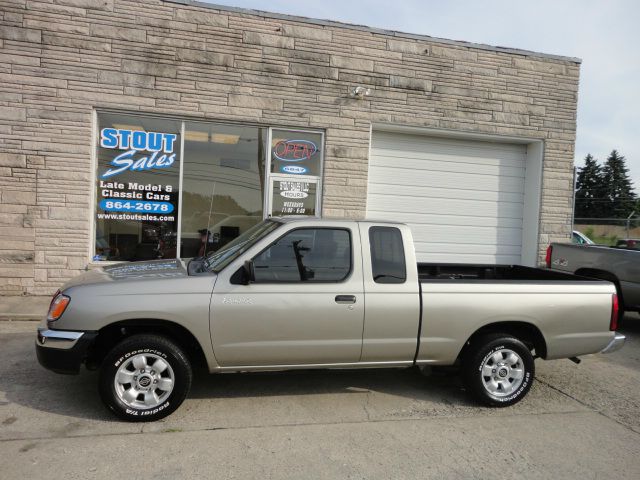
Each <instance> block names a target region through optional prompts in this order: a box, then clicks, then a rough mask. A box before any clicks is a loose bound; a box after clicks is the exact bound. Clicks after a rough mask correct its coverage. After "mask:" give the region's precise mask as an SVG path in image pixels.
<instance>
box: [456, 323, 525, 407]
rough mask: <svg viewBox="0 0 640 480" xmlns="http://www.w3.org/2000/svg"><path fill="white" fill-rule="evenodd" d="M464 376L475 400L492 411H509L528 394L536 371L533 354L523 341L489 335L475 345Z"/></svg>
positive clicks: (465, 364)
mask: <svg viewBox="0 0 640 480" xmlns="http://www.w3.org/2000/svg"><path fill="white" fill-rule="evenodd" d="M462 374H463V376H464V382H465V385H466V388H467V390H468V392H469V393H470V394H471V396H472V397H473V398H474V399H475V400H477V401H478V402H480V403H483V404H485V405H488V406H491V407H507V406H509V405H513V404H515V403H518V402H519V401H520V400H522V399H523V398H524V397H525V395H526V394H527V393H528V392H529V389H530V388H531V384H532V383H533V377H534V374H535V367H534V361H533V356H532V355H531V351H530V350H529V349H528V348H527V346H526V345H525V344H524V343H522V342H521V341H520V340H518V339H517V338H514V337H512V336H509V335H505V334H490V335H485V336H482V337H479V338H477V339H476V340H474V341H473V343H472V344H471V346H470V347H469V351H468V352H467V354H466V355H465V358H464V361H463V372H462Z"/></svg>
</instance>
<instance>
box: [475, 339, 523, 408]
mask: <svg viewBox="0 0 640 480" xmlns="http://www.w3.org/2000/svg"><path fill="white" fill-rule="evenodd" d="M524 373H525V370H524V363H523V362H522V358H520V355H518V354H517V353H516V352H514V351H513V350H510V349H508V348H503V349H500V350H497V351H495V352H494V353H492V354H491V355H489V356H488V357H486V358H485V360H484V363H483V364H482V371H481V375H482V384H483V385H484V388H485V389H486V390H487V392H489V394H490V395H492V396H494V397H506V396H508V395H511V394H512V393H513V392H515V391H516V390H518V388H520V385H522V382H523V380H524Z"/></svg>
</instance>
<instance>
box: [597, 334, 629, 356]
mask: <svg viewBox="0 0 640 480" xmlns="http://www.w3.org/2000/svg"><path fill="white" fill-rule="evenodd" d="M626 338H627V337H625V336H624V335H622V334H620V333H616V334H615V336H614V337H613V339H611V341H610V342H609V345H607V346H606V347H604V349H603V350H602V351H601V352H600V353H611V352H615V351H616V350H620V349H621V348H622V346H623V345H624V341H625V339H626Z"/></svg>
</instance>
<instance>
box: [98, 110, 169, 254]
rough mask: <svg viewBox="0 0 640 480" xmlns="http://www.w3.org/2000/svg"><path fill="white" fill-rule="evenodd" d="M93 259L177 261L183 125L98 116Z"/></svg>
mask: <svg viewBox="0 0 640 480" xmlns="http://www.w3.org/2000/svg"><path fill="white" fill-rule="evenodd" d="M98 127H99V128H98V136H99V138H98V152H97V155H98V169H97V181H96V187H97V195H96V234H95V252H94V257H93V259H94V260H147V259H153V258H174V257H175V256H176V252H175V241H176V232H177V225H178V212H179V205H178V194H179V192H178V185H179V174H180V161H181V158H180V128H181V124H180V122H178V121H171V120H165V119H162V120H160V119H157V118H152V117H141V116H132V115H120V114H110V113H104V114H100V115H98Z"/></svg>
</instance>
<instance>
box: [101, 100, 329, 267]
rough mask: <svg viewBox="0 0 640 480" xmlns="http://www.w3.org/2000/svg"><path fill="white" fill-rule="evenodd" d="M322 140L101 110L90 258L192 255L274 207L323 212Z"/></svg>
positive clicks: (213, 247)
mask: <svg viewBox="0 0 640 480" xmlns="http://www.w3.org/2000/svg"><path fill="white" fill-rule="evenodd" d="M182 135H184V138H182ZM269 139H271V143H269ZM322 143H323V135H322V133H320V132H310V131H299V130H284V129H269V128H266V127H256V126H248V125H228V124H224V125H223V124H218V123H213V122H204V121H186V120H177V119H169V118H159V117H154V116H148V115H146V116H145V115H128V114H120V113H108V112H100V113H98V138H97V171H96V192H97V193H96V204H95V205H96V211H95V245H94V251H93V254H92V255H93V260H94V261H133V260H152V259H161V258H176V257H178V256H179V257H182V258H186V257H196V256H201V255H205V254H207V253H210V252H215V251H217V250H218V249H220V248H221V247H222V246H223V245H225V244H227V243H228V242H230V241H232V240H233V239H234V238H236V237H238V236H239V235H241V234H242V233H244V232H246V231H247V230H248V229H250V228H251V227H252V226H254V225H256V224H257V223H259V222H260V221H262V220H263V219H264V218H266V217H269V216H271V215H274V216H282V215H318V213H319V205H320V198H319V197H320V194H321V190H322V189H321V178H322V153H323V152H322ZM180 190H181V191H180Z"/></svg>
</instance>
